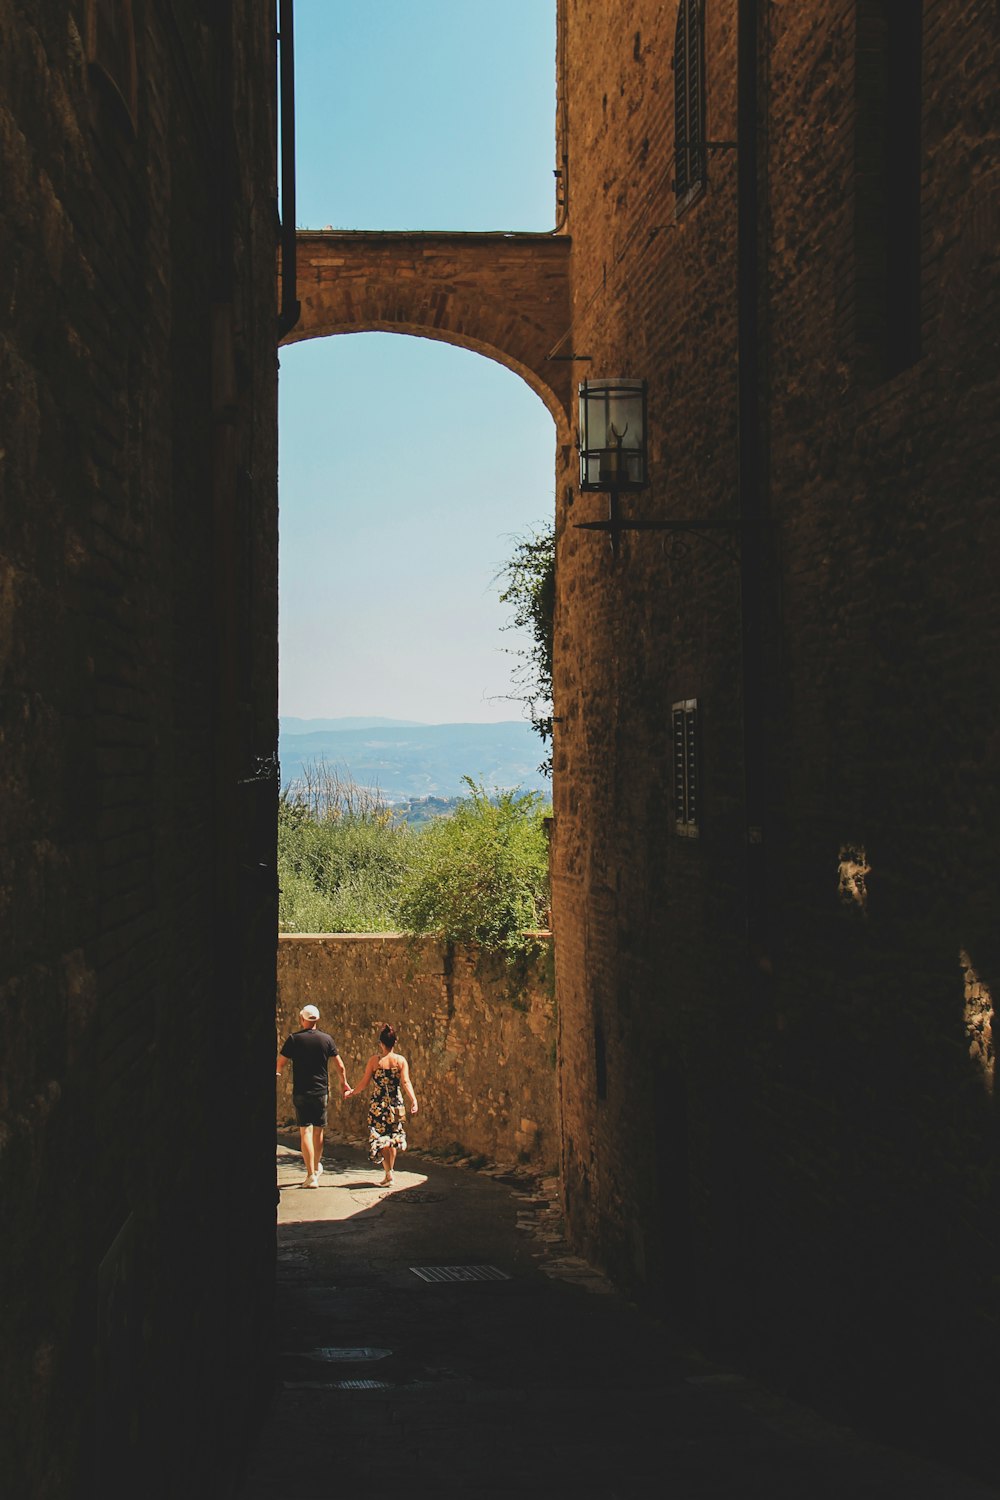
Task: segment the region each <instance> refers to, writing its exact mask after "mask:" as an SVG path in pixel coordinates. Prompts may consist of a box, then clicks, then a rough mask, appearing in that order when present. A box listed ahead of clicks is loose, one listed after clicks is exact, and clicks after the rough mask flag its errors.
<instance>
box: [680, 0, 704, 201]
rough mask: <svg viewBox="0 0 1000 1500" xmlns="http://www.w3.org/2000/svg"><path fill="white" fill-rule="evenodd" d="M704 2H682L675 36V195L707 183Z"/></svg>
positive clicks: (700, 0)
mask: <svg viewBox="0 0 1000 1500" xmlns="http://www.w3.org/2000/svg"><path fill="white" fill-rule="evenodd" d="M703 32H704V16H703V13H702V0H680V5H679V6H678V9H677V30H676V32H675V33H674V62H673V66H674V171H675V173H676V176H675V178H674V192H675V193H676V195H677V197H678V198H685V197H686V196H687V194H688V193H690V192H691V191H692V189H694V188H697V187H700V186H701V185H702V183H703V182H704V181H705V145H704V142H705V75H704V47H703Z"/></svg>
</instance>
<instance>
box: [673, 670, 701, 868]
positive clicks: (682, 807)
mask: <svg viewBox="0 0 1000 1500" xmlns="http://www.w3.org/2000/svg"><path fill="white" fill-rule="evenodd" d="M671 721H672V731H673V773H674V824H675V827H676V829H677V832H678V833H679V834H680V836H681V837H682V838H687V839H696V838H698V836H699V832H700V822H701V775H700V770H699V761H700V754H699V741H700V734H699V725H698V700H697V698H685V699H684V700H683V701H682V702H680V703H675V704H674V705H673V708H672V710H671Z"/></svg>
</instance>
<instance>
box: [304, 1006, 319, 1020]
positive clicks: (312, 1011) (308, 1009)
mask: <svg viewBox="0 0 1000 1500" xmlns="http://www.w3.org/2000/svg"><path fill="white" fill-rule="evenodd" d="M299 1015H300V1016H302V1017H304V1018H305V1019H306V1020H307V1021H318V1020H319V1011H318V1010H317V1008H316V1006H315V1005H303V1007H302V1009H301V1010H300V1011H299Z"/></svg>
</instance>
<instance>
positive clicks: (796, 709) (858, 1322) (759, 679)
mask: <svg viewBox="0 0 1000 1500" xmlns="http://www.w3.org/2000/svg"><path fill="white" fill-rule="evenodd" d="M559 33H560V43H559V46H560V56H559V76H560V87H559V99H560V108H559V136H558V142H559V145H558V149H559V157H560V165H561V170H562V174H563V177H562V181H563V186H564V191H565V197H566V204H565V219H564V223H563V226H562V232H564V233H566V234H567V235H568V236H569V237H570V239H571V242H572V251H571V258H570V278H571V293H570V295H571V301H572V309H573V310H572V322H571V325H570V327H569V328H568V330H567V331H566V334H565V337H564V338H563V339H562V341H561V343H560V344H559V346H558V347H557V349H556V350H555V351H554V352H555V353H556V354H557V355H558V356H559V357H560V358H561V359H571V360H572V361H573V368H574V371H575V372H576V374H577V378H578V379H579V380H583V379H597V378H601V377H627V378H631V379H638V380H643V381H645V382H646V388H647V418H646V421H647V435H648V458H649V484H648V487H647V488H646V489H644V490H642V491H640V492H637V493H634V494H626V495H623V496H621V498H620V502H619V504H620V511H621V514H622V516H623V518H624V519H626V520H629V519H632V520H642V521H644V522H647V523H656V526H657V527H658V529H647V530H624V531H623V532H622V533H621V536H620V539H619V544H618V548H617V553H613V552H612V549H611V547H610V545H609V538H608V535H607V534H606V533H602V532H599V531H592V530H586V529H578V524H577V523H579V522H582V521H593V520H595V519H600V518H601V517H602V516H606V515H607V504H608V502H607V501H606V500H605V499H604V498H603V497H602V496H601V495H598V494H589V493H581V491H580V488H579V483H578V471H577V455H576V453H575V451H574V450H573V448H572V447H570V448H568V449H563V450H562V453H561V462H560V468H559V483H558V487H557V534H558V551H557V606H556V621H555V715H556V728H555V756H554V770H555V837H554V872H553V885H554V895H553V911H554V928H555V933H556V968H557V996H558V1010H559V1017H560V1025H561V1042H560V1068H561V1102H562V1111H563V1130H564V1163H563V1165H564V1186H565V1193H566V1202H567V1210H568V1214H569V1218H570V1221H571V1224H572V1226H573V1229H574V1233H575V1234H576V1236H577V1238H578V1241H579V1243H580V1244H581V1245H583V1246H585V1247H586V1248H587V1249H588V1250H589V1251H590V1252H591V1253H593V1254H595V1255H597V1256H598V1257H599V1258H600V1260H601V1261H602V1262H603V1263H604V1264H605V1265H606V1266H607V1267H608V1268H609V1269H610V1270H611V1271H613V1272H614V1273H615V1275H616V1276H618V1277H619V1278H620V1279H622V1280H624V1281H625V1282H627V1283H631V1284H633V1285H636V1286H639V1287H643V1288H645V1289H646V1292H645V1294H646V1295H650V1296H654V1297H655V1298H656V1299H658V1300H660V1301H662V1303H663V1304H665V1306H666V1307H667V1309H669V1310H670V1311H671V1313H672V1314H673V1315H691V1316H694V1317H695V1318H696V1320H697V1322H698V1324H699V1326H700V1327H702V1328H709V1329H712V1330H714V1333H715V1336H716V1337H717V1338H718V1339H719V1340H720V1342H721V1343H722V1344H723V1345H724V1346H725V1347H727V1348H731V1347H734V1346H741V1347H743V1348H744V1349H746V1350H749V1349H751V1348H756V1349H757V1351H758V1353H759V1354H760V1357H761V1360H762V1364H763V1367H764V1368H765V1369H766V1370H767V1371H768V1372H769V1373H770V1374H771V1375H772V1376H773V1377H775V1378H778V1379H782V1380H785V1381H787V1382H788V1383H791V1384H794V1385H795V1387H796V1389H798V1390H799V1391H802V1390H805V1391H807V1392H809V1391H812V1392H814V1393H816V1394H822V1395H823V1396H824V1397H825V1398H827V1399H828V1398H830V1397H831V1396H833V1397H834V1398H835V1399H837V1400H839V1401H842V1402H843V1403H845V1409H847V1410H850V1411H852V1412H854V1413H857V1412H858V1411H859V1410H862V1409H864V1408H865V1407H866V1405H867V1406H868V1407H869V1408H875V1407H878V1408H880V1409H882V1410H883V1412H885V1411H889V1409H890V1408H891V1405H892V1403H893V1401H894V1400H895V1401H898V1405H899V1411H898V1412H897V1413H891V1412H890V1414H891V1415H898V1416H899V1417H900V1422H901V1425H905V1418H904V1413H903V1408H904V1407H906V1408H907V1410H908V1414H909V1419H910V1421H911V1422H912V1421H916V1422H919V1423H924V1424H925V1426H924V1432H925V1434H928V1433H930V1434H933V1435H935V1436H936V1437H938V1438H940V1440H941V1442H942V1444H945V1445H948V1446H952V1447H954V1446H955V1444H956V1443H959V1442H960V1443H961V1446H962V1449H963V1451H965V1452H967V1453H969V1452H971V1451H972V1450H975V1449H977V1448H978V1449H979V1450H980V1453H981V1454H982V1455H985V1453H986V1451H987V1448H988V1439H987V1438H986V1436H985V1434H984V1433H982V1432H980V1434H979V1436H978V1437H977V1436H976V1433H975V1431H972V1432H970V1428H972V1429H975V1428H976V1426H977V1424H976V1423H974V1422H972V1423H970V1422H969V1418H968V1410H967V1403H968V1399H969V1392H970V1390H971V1389H972V1388H975V1389H976V1390H977V1391H978V1392H980V1393H982V1392H983V1391H984V1390H991V1391H992V1390H994V1389H995V1373H991V1372H994V1370H995V1367H994V1364H993V1351H994V1349H995V1345H996V1338H997V1332H998V1325H997V1318H998V1311H1000V1309H998V1305H997V1289H996V1282H995V1276H994V1263H995V1247H996V1243H997V1241H996V1230H997V1214H996V1196H995V1194H996V1147H997V1100H996V1095H995V1092H994V1051H993V1041H992V1031H991V1026H992V1014H993V1011H992V999H991V986H993V985H995V984H996V983H998V982H1000V980H998V977H997V975H998V969H997V964H998V956H1000V955H998V949H997V932H998V926H997V911H998V909H1000V855H998V848H1000V816H998V814H1000V807H998V794H997V770H998V766H997V754H998V745H1000V740H998V737H997V730H996V706H995V688H996V682H997V661H998V656H997V650H998V645H1000V608H998V606H997V603H996V598H995V590H994V589H993V588H992V587H991V580H992V573H993V569H994V566H995V561H996V558H997V556H998V542H1000V534H998V522H997V516H996V507H995V495H996V491H997V479H998V462H997V452H998V445H997V436H998V434H997V397H998V387H997V379H998V361H997V349H998V336H1000V325H998V300H997V244H998V233H997V230H998V222H1000V176H998V173H997V169H996V165H995V159H994V155H993V154H992V152H993V147H992V145H991V142H992V143H995V138H996V137H995V131H996V112H995V95H994V81H995V77H996V68H997V62H998V52H1000V20H998V15H997V10H996V7H995V6H993V5H991V4H987V3H985V0H979V3H977V0H965V3H963V0H925V3H924V4H922V5H921V4H919V3H915V0H905V3H896V0H823V3H817V4H810V5H785V4H774V3H768V0H754V3H747V0H703V3H702V0H680V3H677V0H672V3H670V4H667V5H661V4H659V3H654V0H648V3H646V0H630V3H621V4H615V5H607V4H604V3H601V0H563V3H562V4H561V7H560V25H559ZM626 441H627V440H626ZM685 522H686V523H687V526H685V525H684V523H685ZM692 523H694V524H692ZM704 523H711V524H710V525H709V526H705V525H704ZM991 1247H992V1248H991ZM764 1350H766V1351H768V1353H767V1354H766V1355H763V1354H762V1353H761V1351H764ZM900 1381H902V1384H900ZM915 1392H916V1393H917V1394H916V1397H915V1399H914V1393H915Z"/></svg>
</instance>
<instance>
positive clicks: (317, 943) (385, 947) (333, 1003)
mask: <svg viewBox="0 0 1000 1500" xmlns="http://www.w3.org/2000/svg"><path fill="white" fill-rule="evenodd" d="M542 942H543V944H544V948H543V953H542V955H541V957H540V958H539V959H538V960H537V961H535V962H533V963H531V964H529V965H527V966H526V968H525V970H524V971H523V972H521V973H519V974H518V976H517V978H516V979H515V978H513V977H512V975H511V972H510V971H509V970H508V969H507V968H506V967H505V965H504V964H503V963H502V962H500V961H499V960H494V959H492V958H485V957H484V956H482V955H479V954H477V953H476V952H475V951H473V950H470V949H466V948H463V947H458V946H456V945H454V944H450V943H444V942H440V941H438V940H437V939H434V938H421V939H417V940H416V941H414V940H413V939H410V938H406V937H403V936H400V935H397V934H395V933H391V934H384V933H370V934H369V933H365V934H349V935H341V934H333V935H319V936H309V935H299V934H296V935H288V936H282V937H281V938H279V940H278V1006H277V1032H278V1044H279V1046H280V1044H281V1042H282V1041H283V1040H284V1038H285V1037H286V1036H287V1035H288V1034H289V1032H291V1031H294V1030H296V1029H297V1027H298V1024H299V1022H298V1013H299V1011H300V1009H301V1008H302V1006H304V1005H315V1006H317V1007H318V1009H319V1013H320V1022H319V1024H320V1026H321V1028H322V1029H323V1030H324V1031H328V1032H329V1033H330V1034H331V1036H332V1037H333V1039H334V1041H335V1042H336V1044H337V1047H338V1049H339V1051H340V1053H341V1055H342V1057H343V1059H344V1062H345V1065H346V1067H347V1077H348V1081H349V1082H350V1083H356V1082H357V1081H358V1079H359V1078H360V1077H361V1074H362V1073H363V1071H364V1067H365V1063H366V1061H367V1059H368V1058H369V1057H370V1056H371V1055H372V1053H373V1052H375V1051H376V1050H377V1047H376V1038H377V1035H378V1032H379V1030H380V1028H381V1026H382V1025H383V1023H384V1022H386V1021H388V1022H390V1023H391V1024H392V1025H393V1026H395V1028H396V1030H397V1031H398V1033H399V1041H398V1043H397V1047H398V1049H399V1051H400V1052H402V1053H403V1055H404V1056H405V1057H406V1058H407V1059H408V1060H409V1064H410V1072H411V1076H412V1079H413V1084H414V1088H415V1089H416V1093H417V1099H418V1101H419V1104H420V1110H419V1113H418V1114H417V1115H416V1117H415V1118H411V1117H409V1116H408V1117H407V1127H406V1129H407V1137H408V1140H409V1143H410V1146H411V1147H412V1148H413V1149H414V1150H417V1151H420V1150H421V1149H423V1150H425V1151H450V1152H454V1151H461V1152H462V1153H463V1154H465V1155H468V1156H472V1157H476V1156H483V1157H488V1158H490V1159H491V1160H493V1161H499V1162H516V1161H520V1162H523V1163H525V1164H528V1165H531V1166H533V1167H538V1168H540V1169H545V1170H552V1169H553V1168H554V1167H555V1165H556V1163H557V1162H558V1159H559V1128H558V1113H557V1101H556V1072H555V1047H556V1043H555V1036H556V1027H555V1002H554V999H553V995H552V984H551V977H550V976H551V950H550V947H549V944H550V943H551V939H549V938H543V939H542ZM277 1120H278V1125H279V1127H285V1126H287V1125H288V1124H289V1123H290V1122H291V1121H292V1120H293V1110H292V1100H291V1080H290V1078H288V1077H287V1074H286V1076H285V1077H283V1078H282V1080H281V1081H280V1082H279V1084H278V1103H277ZM329 1128H330V1137H331V1138H332V1139H333V1140H336V1139H337V1138H340V1139H341V1140H345V1139H346V1140H349V1141H360V1140H362V1139H363V1140H365V1141H367V1095H366V1096H365V1098H364V1099H361V1098H357V1099H354V1100H344V1101H339V1100H338V1099H337V1090H335V1089H334V1090H332V1092H331V1100H330V1115H329Z"/></svg>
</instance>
